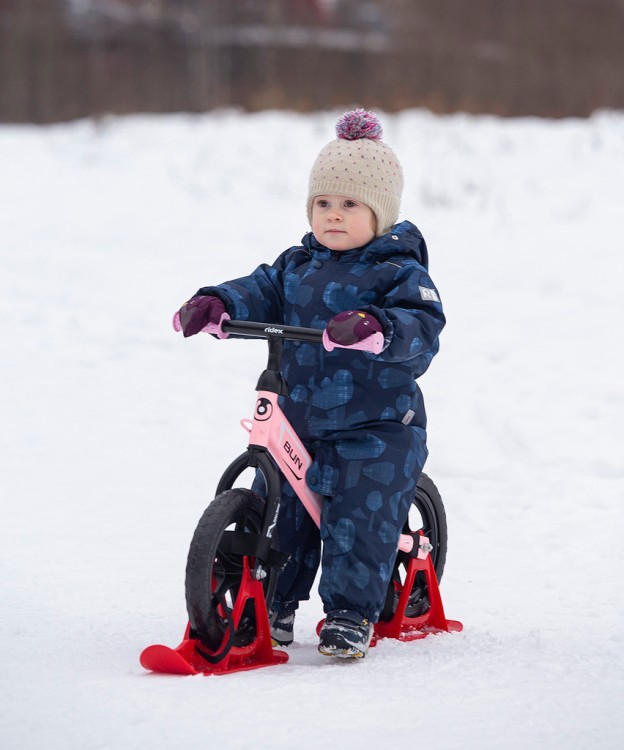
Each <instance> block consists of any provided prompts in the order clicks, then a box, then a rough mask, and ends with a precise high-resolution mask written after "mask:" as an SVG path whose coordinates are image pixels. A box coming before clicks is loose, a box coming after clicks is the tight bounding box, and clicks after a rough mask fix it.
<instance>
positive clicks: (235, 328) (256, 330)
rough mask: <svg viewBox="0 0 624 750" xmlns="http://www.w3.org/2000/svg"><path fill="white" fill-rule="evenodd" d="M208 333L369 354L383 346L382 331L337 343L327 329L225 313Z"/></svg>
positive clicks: (206, 329) (208, 329) (378, 350)
mask: <svg viewBox="0 0 624 750" xmlns="http://www.w3.org/2000/svg"><path fill="white" fill-rule="evenodd" d="M204 330H205V331H207V332H208V333H214V334H216V335H217V336H219V338H226V337H227V336H229V335H230V334H233V335H234V336H236V335H238V336H255V337H256V338H261V339H289V340H290V341H308V342H310V343H313V344H323V346H324V347H325V349H326V350H327V351H328V352H331V351H333V350H334V349H357V350H359V351H363V352H370V353H371V354H379V352H381V351H382V350H383V347H384V337H383V334H382V333H373V334H372V335H371V336H368V337H367V338H365V339H363V340H362V341H358V342H357V343H355V344H344V345H343V344H337V343H336V342H335V341H332V340H331V339H330V338H329V336H328V335H327V331H326V330H323V331H319V330H318V329H317V328H303V327H302V326H288V325H278V324H275V325H269V324H267V323H256V322H254V321H250V320H231V319H230V317H229V316H228V314H227V313H225V314H224V315H223V316H222V318H221V320H220V322H219V324H218V325H216V326H213V325H208V326H206V328H205V329H204Z"/></svg>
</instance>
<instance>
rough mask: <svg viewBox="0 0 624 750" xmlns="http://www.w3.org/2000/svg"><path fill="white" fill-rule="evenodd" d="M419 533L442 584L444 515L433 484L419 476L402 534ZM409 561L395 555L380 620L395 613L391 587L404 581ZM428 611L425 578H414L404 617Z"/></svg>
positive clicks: (445, 534)
mask: <svg viewBox="0 0 624 750" xmlns="http://www.w3.org/2000/svg"><path fill="white" fill-rule="evenodd" d="M415 531H422V532H423V534H424V535H425V536H426V537H428V538H429V543H430V544H431V546H432V548H433V549H432V550H431V552H430V554H431V561H432V562H433V567H434V569H435V572H436V578H437V579H438V583H439V582H440V581H441V580H442V574H443V573H444V565H445V563H446V551H447V545H448V529H447V525H446V511H445V510H444V503H443V502H442V497H441V496H440V493H439V492H438V488H437V487H436V486H435V484H434V483H433V481H432V480H431V479H430V478H429V477H428V476H427V475H426V474H421V475H420V478H419V479H418V483H417V485H416V492H415V493H414V498H413V500H412V506H411V508H410V514H409V517H408V519H407V522H406V524H405V526H404V527H403V533H404V534H409V533H413V532H415ZM408 563H409V557H408V555H406V554H405V553H403V552H399V553H398V555H397V559H396V563H395V567H394V571H393V574H392V580H391V581H390V586H389V588H388V596H387V597H386V605H385V607H384V610H383V612H382V613H381V615H380V619H381V620H386V621H387V620H390V619H391V618H392V615H393V614H394V612H395V611H396V606H397V604H398V599H399V597H398V594H397V593H396V586H395V583H400V582H401V581H404V580H405V575H406V571H407V566H408ZM428 609H429V597H428V595H427V583H426V578H425V574H424V573H422V572H419V573H417V574H416V579H415V581H414V585H413V586H412V591H411V593H410V596H409V601H408V604H407V608H406V610H405V614H406V616H407V617H419V616H420V615H423V614H424V613H425V612H426V611H427V610H428Z"/></svg>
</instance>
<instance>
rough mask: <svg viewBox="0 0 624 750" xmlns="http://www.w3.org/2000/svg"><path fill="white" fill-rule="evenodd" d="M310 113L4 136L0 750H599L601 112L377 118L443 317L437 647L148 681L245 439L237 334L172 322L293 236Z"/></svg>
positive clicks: (612, 143)
mask: <svg viewBox="0 0 624 750" xmlns="http://www.w3.org/2000/svg"><path fill="white" fill-rule="evenodd" d="M335 119H336V113H330V114H323V115H315V116H295V115H289V114H279V113H264V114H258V115H253V116H243V115H239V114H236V113H231V112H229V113H220V114H214V115H211V116H206V117H186V116H171V117H134V118H129V119H124V120H104V121H102V122H99V123H90V122H79V123H74V124H69V125H62V126H55V127H45V128H42V127H10V126H6V125H5V126H2V127H0V207H1V208H0V325H1V330H2V361H1V369H0V372H1V378H2V380H1V383H2V387H1V390H0V408H1V411H0V423H1V424H2V430H1V432H0V494H1V497H2V506H3V522H2V525H1V528H0V550H1V551H0V562H1V567H0V571H1V579H2V592H3V593H2V599H1V603H0V607H1V620H0V622H1V624H0V628H1V629H0V635H1V637H2V642H3V644H4V658H3V660H2V662H3V666H2V670H1V674H0V684H1V686H2V695H3V698H2V701H1V707H0V718H1V724H0V744H1V746H2V747H3V748H7V750H22V749H27V750H31V749H34V748H38V747H42V746H43V747H46V748H47V750H57V749H59V750H61V749H63V750H68V749H69V750H74V749H78V748H79V749H80V750H91V749H93V750H96V749H97V750H100V749H102V748H115V749H121V750H126V749H130V748H146V747H153V748H158V749H160V748H163V749H168V748H178V747H184V748H187V749H188V750H194V749H195V748H197V749H199V748H205V747H215V748H220V750H226V749H227V748H249V747H255V748H267V749H270V750H280V749H281V748H292V747H293V746H296V747H298V748H301V750H308V749H311V748H318V747H321V746H324V745H329V743H330V742H332V746H336V747H339V748H362V747H371V748H376V747H380V746H382V744H383V745H384V746H385V745H387V744H390V743H399V742H401V743H406V742H407V743H409V744H410V745H414V746H416V747H432V748H436V749H440V750H445V749H446V748H449V749H450V748H471V749H472V748H476V749H479V750H481V749H490V748H491V749H494V748H496V749H499V748H505V749H507V748H510V749H512V748H526V747H537V748H548V749H549V750H551V749H553V748H556V749H559V748H561V749H562V750H568V749H570V748H586V747H587V746H590V747H592V748H601V749H602V748H620V747H622V746H624V721H623V718H622V711H621V706H622V695H623V682H624V680H623V674H624V657H623V649H624V642H623V641H624V626H623V621H624V618H623V615H624V612H623V606H622V583H621V580H622V579H621V575H622V570H623V566H622V538H623V537H624V528H623V526H624V525H623V523H622V519H623V515H624V511H623V502H624V468H623V462H622V456H623V454H624V450H623V449H624V445H623V442H624V441H623V440H622V428H621V425H622V421H623V418H624V408H623V407H624V388H623V385H622V382H623V375H624V373H623V364H624V353H623V351H622V331H621V329H622V323H623V322H624V295H623V294H622V274H623V272H624V245H623V241H622V228H621V226H622V225H621V206H622V202H623V198H624V169H623V165H624V114H620V113H601V114H597V115H596V116H594V117H592V118H591V119H589V120H586V121H580V120H569V121H563V122H543V121H539V120H515V121H501V120H498V119H494V118H484V117H466V116H455V117H448V118H439V117H435V116H433V115H430V114H428V113H425V112H415V111H412V112H405V113H403V114H400V115H396V116H385V117H383V122H384V124H385V131H386V139H387V140H388V142H389V143H390V144H391V145H392V146H393V147H394V148H395V149H396V151H397V152H398V154H399V156H400V158H401V160H402V162H403V164H404V167H405V171H406V175H407V178H408V179H407V187H406V191H405V196H404V203H403V207H404V210H403V217H404V218H410V219H412V220H413V221H415V223H417V224H418V225H419V226H420V228H421V229H422V231H423V232H424V234H425V236H426V238H427V240H428V244H429V248H430V255H431V272H432V275H433V278H434V280H435V281H436V283H437V285H438V287H439V288H440V290H441V292H442V294H443V299H444V302H445V307H446V311H447V315H448V321H449V322H448V326H447V328H446V330H445V331H444V334H443V341H442V350H441V353H440V355H439V357H438V358H437V359H436V361H434V363H433V365H432V367H431V370H430V372H429V373H428V374H427V375H426V376H425V378H423V382H422V386H423V389H424V390H425V395H426V398H427V403H428V411H429V419H430V450H431V455H430V460H429V463H428V465H427V471H428V473H429V474H430V475H431V476H432V477H433V478H434V479H435V480H436V482H437V483H438V485H439V486H440V489H441V490H442V493H443V496H444V498H445V502H446V506H447V512H448V517H449V526H450V549H449V556H448V562H447V568H446V573H445V576H444V580H443V585H442V595H443V599H444V602H445V607H446V612H447V615H448V616H450V617H454V618H457V619H460V620H462V621H463V623H464V626H465V629H464V631H463V633H461V634H453V635H448V636H439V637H431V638H428V639H426V640H424V641H418V642H415V643H411V644H401V643H398V642H390V641H384V642H382V643H381V644H380V645H378V646H377V647H376V648H375V649H373V650H372V651H371V653H370V657H369V658H368V659H366V660H365V661H364V662H358V663H355V664H351V663H349V664H343V663H339V664H336V663H334V662H333V661H332V660H328V659H325V658H323V657H321V656H319V655H318V654H317V652H316V650H315V649H316V640H315V636H314V625H315V623H316V621H317V620H318V619H319V618H320V616H321V606H320V602H319V600H318V599H317V598H314V599H313V600H312V601H311V602H309V603H308V604H307V605H306V606H304V607H303V608H302V610H301V611H300V616H299V620H298V622H297V641H298V642H297V645H296V646H295V647H293V648H292V649H291V650H290V661H289V662H288V664H286V665H284V666H279V667H275V668H272V669H265V670H258V671H256V672H248V673H240V674H235V675H229V676H223V677H190V678H176V677H163V676H154V675H149V674H147V673H145V672H144V671H143V670H142V668H141V667H140V665H139V663H138V656H139V653H140V651H141V650H142V649H143V648H144V647H145V646H146V645H148V644H150V643H154V642H161V643H167V644H169V645H176V644H177V643H178V642H179V640H180V638H181V637H182V633H183V628H184V625H185V621H186V618H185V611H184V597H183V577H184V565H185V558H186V552H187V548H188V543H189V540H190V537H191V535H192V532H193V530H194V527H195V524H196V522H197V520H198V518H199V516H200V515H201V513H202V511H203V509H204V507H205V505H206V504H207V503H208V501H209V500H210V498H211V496H212V493H213V491H214V487H215V483H216V481H217V479H218V477H219V476H220V473H221V471H222V470H223V468H224V467H225V465H226V464H227V463H228V462H229V460H230V459H231V458H232V457H234V456H235V455H237V454H238V453H239V452H240V451H241V450H242V449H243V446H244V437H245V434H244V433H243V431H242V430H241V428H240V427H239V425H238V420H239V418H241V417H246V416H249V415H250V410H251V407H252V405H253V402H254V398H255V396H254V393H253V387H254V385H255V382H256V377H257V373H258V371H259V369H260V368H261V366H262V365H263V362H264V344H263V343H262V342H240V341H239V342H216V341H214V340H212V339H209V338H207V337H203V336H202V337H199V336H198V337H196V338H195V339H191V340H188V341H183V340H182V339H181V338H179V337H177V336H175V335H174V334H173V332H172V331H171V329H170V318H171V314H172V313H173V311H174V310H175V309H176V308H177V307H178V306H179V305H180V304H181V303H182V302H183V301H184V300H185V299H186V298H187V297H188V296H189V295H190V294H191V293H192V292H193V291H194V290H195V289H196V288H197V287H199V286H200V285H203V284H207V283H212V282H218V281H222V280H224V279H226V278H232V277H234V276H236V275H240V274H242V273H246V272H248V271H250V270H251V269H252V268H253V267H255V265H256V264H257V263H258V262H260V261H262V260H272V259H273V258H274V257H275V256H277V254H278V253H279V252H281V250H283V249H284V248H286V247H288V246H289V245H291V244H295V243H296V242H298V241H299V239H300V237H301V236H302V234H303V233H304V231H306V222H305V214H304V208H303V206H304V198H305V190H306V181H307V173H308V169H309V167H310V165H311V163H312V160H313V158H314V156H315V155H316V153H317V152H318V150H319V149H320V147H321V146H322V145H323V144H324V143H325V142H327V141H328V140H329V139H330V138H331V136H332V128H333V123H334V121H335Z"/></svg>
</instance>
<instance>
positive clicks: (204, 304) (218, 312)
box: [173, 294, 225, 338]
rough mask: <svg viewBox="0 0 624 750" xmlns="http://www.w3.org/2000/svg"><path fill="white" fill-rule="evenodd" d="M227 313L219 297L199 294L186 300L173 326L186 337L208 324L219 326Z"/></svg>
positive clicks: (174, 319)
mask: <svg viewBox="0 0 624 750" xmlns="http://www.w3.org/2000/svg"><path fill="white" fill-rule="evenodd" d="M224 314H225V305H224V304H223V302H222V301H221V300H220V299H219V298H218V297H213V296H211V295H201V294H197V295H195V296H194V297H191V299H190V300H189V301H188V302H185V303H184V304H183V305H182V307H181V308H180V310H179V311H178V312H177V313H176V314H175V316H174V318H173V327H174V328H175V330H176V331H179V330H181V331H182V333H183V334H184V338H187V337H188V336H194V335H195V334H196V333H199V332H200V331H201V330H202V329H204V328H205V327H206V326H207V325H213V326H218V325H219V323H220V322H221V318H222V317H223V315H224Z"/></svg>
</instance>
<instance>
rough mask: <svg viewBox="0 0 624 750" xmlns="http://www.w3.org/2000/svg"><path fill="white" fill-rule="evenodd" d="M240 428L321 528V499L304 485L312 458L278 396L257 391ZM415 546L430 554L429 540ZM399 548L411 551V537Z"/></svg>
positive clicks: (404, 537)
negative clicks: (252, 407) (252, 408)
mask: <svg viewBox="0 0 624 750" xmlns="http://www.w3.org/2000/svg"><path fill="white" fill-rule="evenodd" d="M241 425H242V426H243V427H244V428H245V430H246V431H247V432H248V433H249V445H250V446H261V447H263V448H266V450H267V451H268V452H269V454H270V455H271V456H272V458H273V460H274V461H275V463H276V464H277V466H278V468H279V469H280V471H281V472H282V474H283V475H284V476H285V477H286V479H287V481H288V482H289V484H290V485H291V487H292V488H293V490H294V491H295V493H296V495H297V497H298V498H299V500H300V501H301V502H302V503H303V505H304V507H305V509H306V510H307V511H308V513H309V514H310V516H312V518H313V520H314V522H315V523H316V525H317V526H319V527H320V525H321V508H322V505H323V500H322V498H321V496H320V495H318V494H317V493H315V492H312V490H311V489H310V488H309V487H308V485H307V482H306V472H307V471H308V469H309V468H310V466H311V465H312V458H311V457H310V454H309V453H308V451H307V450H306V449H305V447H304V445H303V443H302V442H301V440H300V439H299V437H298V436H297V433H296V432H295V430H294V429H293V427H292V425H291V424H290V422H289V421H288V419H287V418H286V416H285V415H284V412H283V411H282V410H281V408H280V406H279V404H278V396H277V394H275V393H271V392H269V391H259V392H258V400H257V401H256V409H255V412H254V417H253V419H241ZM418 547H419V548H418V558H419V559H421V560H424V559H425V558H426V557H427V554H428V553H429V552H430V551H431V547H430V545H429V539H428V538H427V537H425V536H422V535H421V537H420V543H419V545H418ZM398 548H399V550H401V552H407V553H409V552H411V551H412V550H413V548H414V539H413V537H411V536H409V535H407V534H401V536H400V539H399V545H398Z"/></svg>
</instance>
